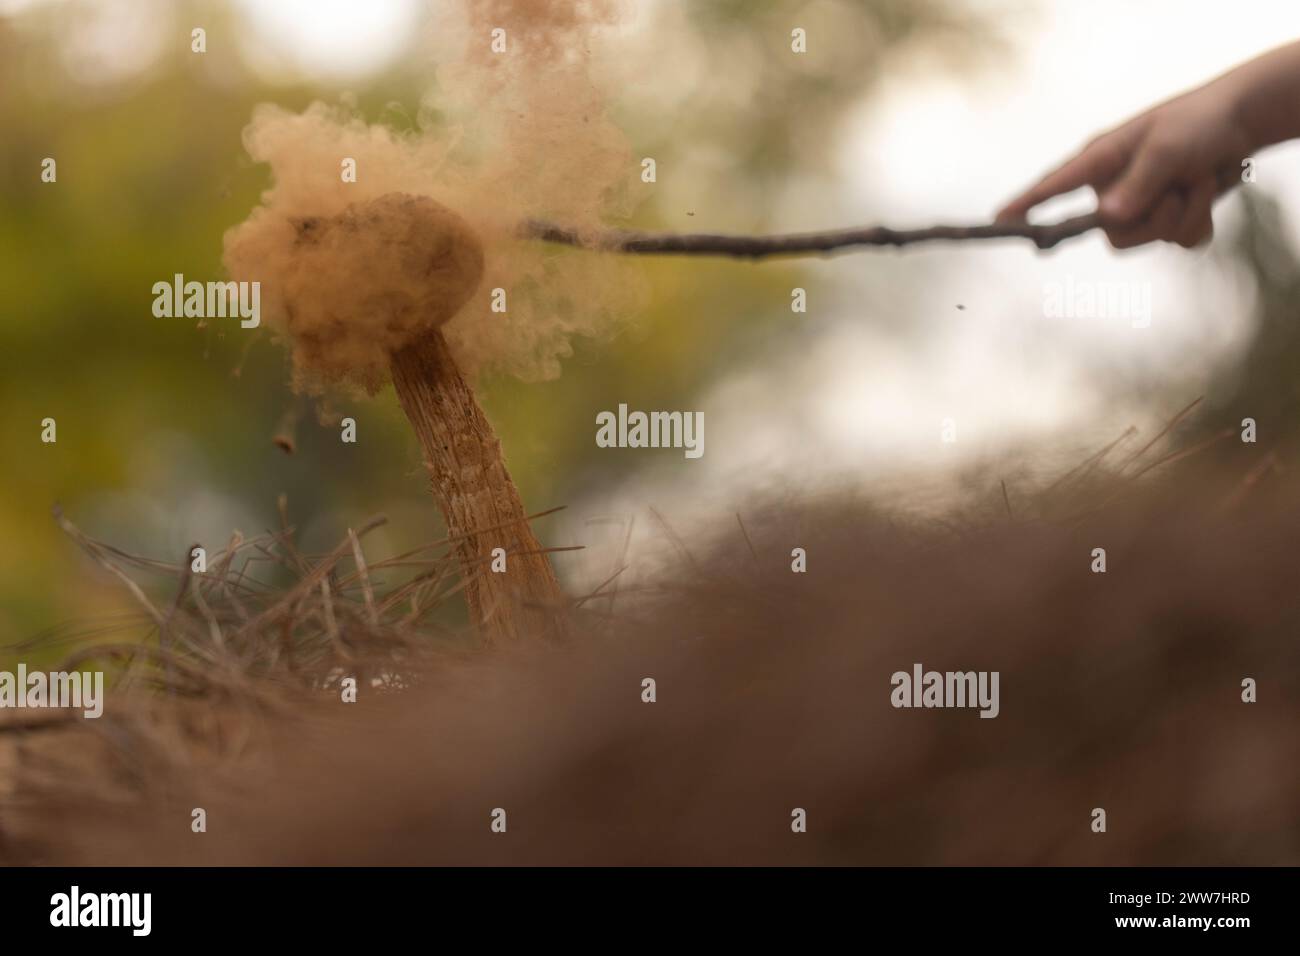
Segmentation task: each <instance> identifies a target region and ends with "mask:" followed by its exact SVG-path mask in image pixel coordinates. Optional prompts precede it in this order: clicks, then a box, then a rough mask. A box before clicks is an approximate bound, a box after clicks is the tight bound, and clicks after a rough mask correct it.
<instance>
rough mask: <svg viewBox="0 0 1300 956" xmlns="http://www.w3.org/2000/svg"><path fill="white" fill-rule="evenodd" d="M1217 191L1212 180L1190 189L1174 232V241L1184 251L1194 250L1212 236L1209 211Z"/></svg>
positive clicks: (1212, 226)
mask: <svg viewBox="0 0 1300 956" xmlns="http://www.w3.org/2000/svg"><path fill="white" fill-rule="evenodd" d="M1218 191H1219V184H1218V183H1217V182H1215V180H1213V179H1204V180H1202V181H1201V182H1199V183H1197V184H1196V186H1195V187H1194V188H1193V189H1192V192H1191V195H1190V196H1188V199H1187V206H1186V208H1185V209H1184V210H1183V216H1182V219H1181V220H1180V221H1179V223H1178V227H1177V228H1176V229H1175V230H1174V232H1175V237H1174V241H1175V242H1177V243H1178V244H1179V245H1180V246H1182V247H1183V248H1184V249H1194V248H1195V247H1196V246H1199V245H1200V244H1201V243H1202V242H1204V241H1205V240H1206V239H1208V238H1209V237H1210V236H1212V235H1213V234H1214V219H1213V217H1212V215H1211V209H1212V208H1213V207H1214V198H1215V196H1216V195H1217V194H1218Z"/></svg>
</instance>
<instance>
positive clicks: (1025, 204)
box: [996, 134, 1125, 222]
mask: <svg viewBox="0 0 1300 956" xmlns="http://www.w3.org/2000/svg"><path fill="white" fill-rule="evenodd" d="M1124 155H1125V154H1124V152H1123V150H1122V149H1121V148H1120V143H1119V141H1118V139H1116V138H1115V136H1114V134H1111V135H1108V136H1103V137H1101V138H1100V139H1097V140H1094V141H1093V142H1092V143H1091V144H1089V145H1088V146H1087V147H1085V148H1084V150H1083V152H1081V153H1079V154H1078V155H1077V156H1075V157H1074V158H1073V159H1071V160H1069V161H1068V162H1066V163H1064V164H1062V165H1061V166H1059V167H1057V168H1056V169H1054V170H1053V171H1052V172H1050V173H1048V174H1047V175H1046V176H1044V177H1043V178H1042V179H1040V180H1039V181H1038V182H1037V183H1035V184H1034V185H1033V186H1031V187H1030V188H1029V189H1027V190H1026V191H1025V192H1023V193H1021V194H1020V195H1019V196H1017V197H1016V198H1015V199H1013V200H1011V201H1010V202H1009V203H1007V204H1006V205H1005V206H1003V207H1002V209H1001V210H999V212H998V214H997V217H996V220H997V221H998V222H1019V221H1021V220H1023V219H1024V218H1025V216H1026V215H1028V213H1029V210H1031V209H1033V208H1034V207H1035V206H1037V205H1038V204H1039V203H1043V202H1046V201H1047V200H1049V199H1051V198H1052V197H1053V196H1060V195H1062V194H1064V193H1068V192H1072V191H1074V190H1076V189H1078V188H1079V187H1081V186H1094V185H1096V184H1098V183H1101V182H1104V181H1106V180H1109V179H1110V178H1112V177H1113V176H1114V175H1115V174H1116V173H1118V172H1119V171H1120V170H1121V169H1123V167H1124Z"/></svg>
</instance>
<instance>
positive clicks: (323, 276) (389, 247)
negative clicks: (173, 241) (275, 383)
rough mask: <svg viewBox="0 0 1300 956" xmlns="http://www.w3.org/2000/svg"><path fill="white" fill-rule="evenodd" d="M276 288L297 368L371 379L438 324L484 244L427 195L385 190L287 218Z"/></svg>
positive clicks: (472, 277) (471, 276) (478, 274)
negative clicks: (288, 234) (330, 212)
mask: <svg viewBox="0 0 1300 956" xmlns="http://www.w3.org/2000/svg"><path fill="white" fill-rule="evenodd" d="M292 225H293V227H294V230H295V235H294V238H293V245H292V249H291V250H290V255H289V257H288V265H287V268H286V270H285V272H284V275H283V276H282V288H281V289H280V290H279V291H280V295H281V298H282V302H283V308H284V321H285V329H286V330H287V332H288V334H289V337H290V339H291V340H292V341H291V344H292V348H293V357H294V363H295V365H296V366H297V368H298V370H299V371H300V372H304V373H308V374H311V375H314V376H318V377H321V378H324V379H326V380H335V381H339V380H346V381H353V382H358V383H361V384H364V385H367V386H368V387H371V388H373V387H375V386H376V385H377V384H378V383H380V382H382V381H383V380H384V379H385V378H386V377H387V368H388V357H389V356H390V355H391V354H392V353H393V352H395V351H397V350H398V349H400V348H402V347H403V346H406V345H408V344H410V343H411V342H412V341H414V340H415V339H416V338H418V337H419V336H420V335H421V334H423V333H425V332H427V331H428V330H430V329H435V328H438V327H439V326H441V325H443V324H444V323H446V322H447V321H448V320H450V319H451V318H452V316H454V315H456V313H457V312H459V311H460V309H461V308H462V307H463V306H464V305H465V303H466V302H468V301H469V299H470V297H471V296H472V295H473V294H474V292H475V290H476V289H477V288H478V285H479V282H480V280H481V279H482V277H483V244H482V242H481V241H480V239H479V237H478V235H477V234H476V233H475V232H474V230H473V229H471V228H470V226H469V224H468V223H467V222H466V221H465V220H464V219H462V218H461V217H460V216H459V215H457V214H456V213H454V212H453V211H452V210H450V209H448V208H447V207H446V206H443V205H442V204H441V203H438V202H436V201H434V200H433V199H430V198H429V197H427V196H417V195H411V194H408V193H388V194H386V195H383V196H380V197H379V198H377V199H372V200H368V201H365V202H356V203H352V204H351V205H349V206H347V207H346V208H345V209H344V210H343V211H342V212H340V213H339V214H337V215H335V216H328V217H304V218H297V219H294V220H292Z"/></svg>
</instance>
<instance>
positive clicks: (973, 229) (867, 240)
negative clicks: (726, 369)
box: [519, 213, 1100, 259]
mask: <svg viewBox="0 0 1300 956" xmlns="http://www.w3.org/2000/svg"><path fill="white" fill-rule="evenodd" d="M1099 224H1100V221H1099V219H1098V217H1097V214H1096V213H1089V214H1088V215H1085V216H1075V217H1074V218H1072V219H1066V220H1065V221H1063V222H1057V223H1051V224H1048V225H1031V224H1029V223H1026V222H995V223H989V224H987V225H980V226H929V227H927V228H924V229H890V228H888V227H886V226H864V227H861V228H857V229H836V230H832V231H829V232H796V233H787V234H785V235H774V236H740V235H715V234H711V233H672V232H660V233H655V232H634V231H627V230H621V229H610V230H604V231H600V232H592V233H584V232H581V231H579V230H576V229H567V228H565V227H563V226H558V225H556V224H555V223H551V222H545V221H542V220H536V219H532V220H529V221H527V222H525V223H524V224H523V225H522V226H521V227H520V230H519V234H520V236H521V237H523V238H525V239H540V240H542V241H543V242H557V243H561V244H563V245H569V246H578V247H580V248H583V249H593V250H597V251H603V252H626V253H633V254H637V255H661V254H668V255H698V256H734V257H736V258H738V259H765V258H767V257H769V256H806V255H821V256H827V255H833V254H835V253H839V252H847V251H849V250H850V249H853V248H854V247H856V246H896V247H897V246H908V245H912V244H913V243H917V242H933V241H947V242H964V241H967V240H973V239H1028V240H1030V241H1031V242H1032V243H1033V244H1034V245H1036V246H1037V247H1038V248H1039V249H1051V248H1052V247H1053V246H1055V245H1056V244H1057V243H1060V242H1063V241H1064V240H1066V239H1071V238H1073V237H1075V236H1081V235H1083V234H1084V233H1085V232H1088V231H1089V230H1091V229H1094V228H1096V227H1097V226H1098V225H1099Z"/></svg>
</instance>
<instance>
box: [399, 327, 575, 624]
mask: <svg viewBox="0 0 1300 956" xmlns="http://www.w3.org/2000/svg"><path fill="white" fill-rule="evenodd" d="M391 367H392V375H393V385H394V386H395V387H396V389H397V397H398V400H399V401H400V402H401V405H402V410H403V411H404V412H405V413H406V417H407V418H408V419H409V420H410V422H411V427H412V428H413V429H414V430H415V434H416V437H417V438H418V439H419V442H420V447H421V449H422V450H423V452H424V463H425V467H426V468H427V469H428V471H429V478H430V481H431V483H432V486H433V494H434V497H435V498H436V499H437V502H438V505H439V507H440V508H441V510H442V513H443V515H444V516H445V518H446V520H447V530H448V534H449V536H450V538H451V540H452V542H453V546H454V548H455V551H456V555H457V557H458V559H459V560H460V564H461V569H462V573H463V574H464V576H465V599H466V604H467V605H468V607H469V613H470V618H471V620H472V621H473V623H474V624H475V625H476V626H477V627H478V628H479V629H480V632H481V633H482V634H483V636H484V638H485V639H486V640H487V641H488V642H489V643H499V642H506V641H514V640H518V639H521V638H535V637H537V636H540V635H559V634H561V633H562V632H563V630H564V614H565V610H566V602H565V598H564V594H563V592H562V591H561V590H560V585H559V582H558V581H557V580H556V577H555V572H554V570H553V569H552V568H551V563H550V561H549V560H548V558H547V556H546V554H545V552H544V551H543V550H542V546H541V544H540V543H539V542H538V540H537V538H536V536H535V535H534V534H533V531H532V528H531V527H529V525H528V519H527V513H526V512H525V511H524V506H523V502H522V501H521V500H520V498H519V491H518V489H517V488H516V487H515V483H514V482H513V481H512V480H511V479H510V473H509V472H508V471H506V466H505V461H504V460H503V459H502V457H501V441H500V439H498V438H497V436H496V433H495V432H494V431H493V430H492V426H491V425H490V424H489V423H488V420H487V418H486V416H484V414H483V409H482V408H480V407H479V404H478V402H477V401H476V400H475V398H474V393H473V391H472V390H471V389H470V387H469V384H468V383H467V382H466V381H465V378H464V376H462V375H461V372H460V369H459V368H457V366H456V361H455V359H454V358H453V357H452V354H451V351H450V349H449V348H448V347H447V342H446V339H444V338H443V335H442V332H441V331H440V330H438V329H436V328H434V329H430V330H429V331H427V332H425V333H424V334H423V335H421V336H420V337H419V338H417V339H416V340H415V341H413V342H412V343H411V344H409V345H406V346H404V347H403V348H401V349H399V350H397V351H396V352H394V353H393V356H392V365H391ZM495 548H502V549H504V550H505V552H506V561H505V567H506V570H505V571H494V570H492V552H493V549H495Z"/></svg>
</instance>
